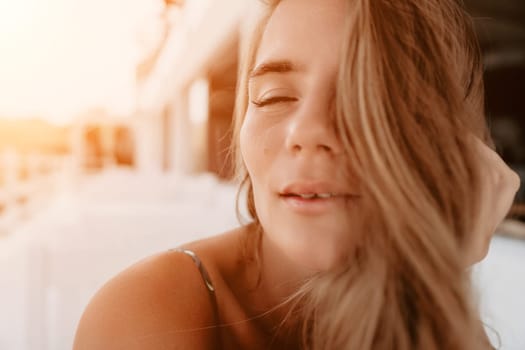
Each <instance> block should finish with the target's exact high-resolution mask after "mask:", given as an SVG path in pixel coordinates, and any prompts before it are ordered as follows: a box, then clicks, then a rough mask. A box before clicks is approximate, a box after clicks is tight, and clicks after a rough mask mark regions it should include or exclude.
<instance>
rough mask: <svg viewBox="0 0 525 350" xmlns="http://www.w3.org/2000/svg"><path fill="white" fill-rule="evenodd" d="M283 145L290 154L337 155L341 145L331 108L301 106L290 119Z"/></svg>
mask: <svg viewBox="0 0 525 350" xmlns="http://www.w3.org/2000/svg"><path fill="white" fill-rule="evenodd" d="M285 144H286V149H287V150H289V151H290V152H292V153H315V154H317V153H328V154H331V155H337V154H339V153H340V152H341V145H340V142H339V139H338V137H337V134H336V130H335V120H334V113H333V108H331V107H330V108H315V107H314V106H311V105H310V106H308V105H306V104H305V105H303V106H302V108H300V109H299V110H298V111H297V112H296V113H295V114H294V115H293V116H291V118H290V121H289V123H288V125H287V133H286V140H285Z"/></svg>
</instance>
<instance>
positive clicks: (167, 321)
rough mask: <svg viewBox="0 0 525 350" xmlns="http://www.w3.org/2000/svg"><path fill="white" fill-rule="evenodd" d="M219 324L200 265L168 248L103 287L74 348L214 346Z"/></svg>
mask: <svg viewBox="0 0 525 350" xmlns="http://www.w3.org/2000/svg"><path fill="white" fill-rule="evenodd" d="M214 323H215V321H214V314H213V309H212V304H211V302H210V299H209V295H208V292H207V290H206V288H205V286H204V285H203V282H202V279H201V276H200V274H199V272H198V271H197V269H196V266H195V265H194V263H193V262H192V261H191V259H190V258H188V257H187V256H184V255H182V254H180V253H176V252H167V253H163V254H161V255H158V256H154V257H152V258H149V259H146V260H144V261H142V262H140V263H138V264H136V265H134V266H132V267H130V268H128V269H127V270H125V271H123V272H122V273H120V274H119V275H118V276H116V277H115V278H113V279H112V280H110V281H109V282H108V283H107V284H106V285H105V286H103V287H102V288H101V289H100V291H99V292H98V293H97V294H96V295H95V296H94V297H93V299H92V300H91V301H90V303H89V305H88V306H87V308H86V310H85V311H84V314H83V315H82V317H81V320H80V323H79V325H78V328H77V332H76V336H75V342H74V346H73V349H74V350H105V349H108V350H109V349H111V350H117V349H123V350H124V349H125V350H146V349H164V348H166V349H167V348H169V349H195V350H205V349H213V348H214V346H215V345H216V344H214V341H215V339H216V332H217V329H216V328H215V327H213V326H214ZM206 327H208V328H206Z"/></svg>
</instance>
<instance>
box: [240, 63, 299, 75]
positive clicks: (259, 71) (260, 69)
mask: <svg viewBox="0 0 525 350" xmlns="http://www.w3.org/2000/svg"><path fill="white" fill-rule="evenodd" d="M298 70H299V68H298V67H297V65H295V64H293V63H292V62H291V61H289V60H279V61H268V62H263V63H261V64H259V65H258V66H257V67H255V68H254V69H252V70H251V72H250V79H252V78H255V77H260V76H261V75H264V74H268V73H290V72H295V71H298Z"/></svg>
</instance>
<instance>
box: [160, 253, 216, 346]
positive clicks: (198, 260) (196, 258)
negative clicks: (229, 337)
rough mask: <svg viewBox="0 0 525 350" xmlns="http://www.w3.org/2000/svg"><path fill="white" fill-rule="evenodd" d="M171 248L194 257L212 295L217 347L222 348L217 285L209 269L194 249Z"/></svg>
mask: <svg viewBox="0 0 525 350" xmlns="http://www.w3.org/2000/svg"><path fill="white" fill-rule="evenodd" d="M170 250H171V251H176V252H180V253H183V254H186V255H188V256H190V257H191V258H192V260H193V262H194V263H195V265H196V266H197V269H198V270H199V272H200V274H201V276H202V279H203V281H204V285H205V286H206V289H208V294H209V296H210V301H211V304H212V308H213V315H214V318H215V324H216V325H217V327H218V328H217V332H216V336H217V339H216V344H217V349H222V340H221V338H222V335H221V331H220V328H219V325H220V318H219V306H218V304H217V296H216V295H215V287H214V286H213V283H212V282H211V278H210V275H209V274H208V271H206V268H205V267H204V265H203V264H202V261H201V259H199V257H198V256H197V254H195V253H194V252H193V251H191V250H188V249H184V248H174V249H170Z"/></svg>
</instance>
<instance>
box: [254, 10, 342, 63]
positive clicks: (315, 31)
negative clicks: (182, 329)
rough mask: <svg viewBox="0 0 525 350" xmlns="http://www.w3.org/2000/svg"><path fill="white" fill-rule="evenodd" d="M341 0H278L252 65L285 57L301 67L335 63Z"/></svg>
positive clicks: (340, 21) (337, 58)
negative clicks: (279, 0)
mask: <svg viewBox="0 0 525 350" xmlns="http://www.w3.org/2000/svg"><path fill="white" fill-rule="evenodd" d="M344 5H345V0H282V1H281V2H280V3H279V5H277V7H276V9H275V10H274V12H273V14H272V15H271V17H270V19H269V21H268V23H267V26H266V28H265V31H264V34H263V36H262V39H261V43H260V45H259V48H258V50H257V56H256V65H257V64H260V63H261V62H264V61H270V60H281V59H287V60H291V61H292V62H294V63H297V64H298V65H301V66H307V67H308V66H311V65H318V64H323V65H327V66H337V65H338V60H339V52H340V50H341V43H342V38H343V28H344V17H345V8H344Z"/></svg>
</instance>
